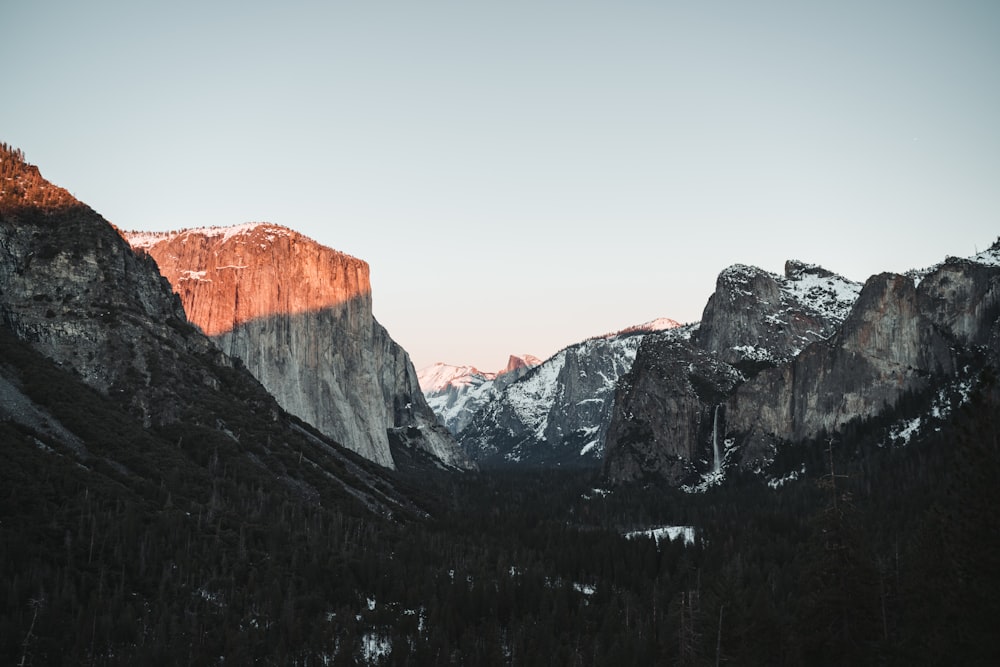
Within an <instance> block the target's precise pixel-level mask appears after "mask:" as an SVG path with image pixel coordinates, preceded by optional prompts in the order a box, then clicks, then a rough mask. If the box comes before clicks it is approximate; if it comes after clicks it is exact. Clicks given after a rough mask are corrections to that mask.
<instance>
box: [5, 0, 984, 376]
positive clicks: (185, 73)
mask: <svg viewBox="0 0 1000 667" xmlns="http://www.w3.org/2000/svg"><path fill="white" fill-rule="evenodd" d="M0 33H2V35H3V37H2V39H0V62H3V63H4V64H5V67H4V85H3V91H4V92H3V94H2V95H0V141H4V142H6V143H8V144H11V145H13V146H15V147H17V148H20V149H22V150H23V151H24V153H25V156H26V158H27V159H28V161H29V162H32V163H34V164H36V165H38V166H39V168H40V169H41V172H42V174H43V175H44V176H45V177H46V178H48V179H49V180H50V181H52V182H54V183H56V184H57V185H60V186H62V187H65V188H66V189H68V190H69V191H70V192H72V193H73V194H74V195H76V196H77V197H78V198H79V199H81V200H83V201H84V202H85V203H87V204H88V205H90V206H91V207H92V208H94V209H95V210H96V211H98V212H99V213H101V214H102V215H103V216H104V217H105V218H106V219H108V220H109V221H110V222H112V223H113V224H115V225H117V226H118V227H119V228H122V229H126V230H169V229H179V228H186V227H200V226H210V225H233V224H240V223H245V222H252V221H267V222H272V223H277V224H282V225H285V226H287V227H291V228H292V229H295V230H297V231H299V232H301V233H303V234H305V235H307V236H309V237H311V238H313V239H315V240H317V241H319V242H320V243H323V244H324V245H327V246H330V247H332V248H336V249H337V250H341V251H343V252H346V253H349V254H351V255H354V256H356V257H359V258H361V259H364V260H366V261H367V262H368V263H369V265H370V267H371V278H372V289H373V304H374V305H373V307H374V311H375V316H376V318H377V319H378V320H379V321H380V322H381V323H382V324H383V325H384V326H385V327H386V328H387V329H388V330H389V332H390V334H391V335H392V336H393V338H394V339H395V340H396V341H397V342H398V343H400V344H401V345H402V346H403V347H404V348H405V349H406V350H407V351H408V352H409V353H410V356H411V359H412V360H413V362H414V364H415V366H416V367H417V368H418V369H419V368H422V367H424V366H427V365H430V364H432V363H434V362H439V361H440V362H446V363H451V364H456V365H461V364H472V365H475V366H477V367H479V368H480V369H482V370H497V369H500V368H502V367H503V366H504V365H505V364H506V361H507V357H508V355H509V354H521V353H529V354H534V355H536V356H539V357H542V358H545V357H548V356H549V355H551V354H553V353H555V352H557V351H558V350H559V349H561V348H563V347H565V346H567V345H570V344H573V343H575V342H578V341H580V340H582V339H584V338H587V337H589V336H593V335H599V334H602V333H606V332H610V331H616V330H619V329H622V328H624V327H627V326H629V325H633V324H638V323H642V322H646V321H649V320H652V319H655V318H657V317H670V318H673V319H675V320H678V321H681V322H692V321H697V320H698V319H700V317H701V312H702V310H703V308H704V306H705V302H706V300H707V299H708V297H709V296H710V295H711V293H712V292H713V290H714V285H715V279H716V277H717V275H718V274H719V272H720V271H721V270H722V269H723V268H725V267H726V266H729V265H731V264H733V263H743V264H752V265H755V266H759V267H761V268H763V269H766V270H769V271H772V272H781V271H782V270H783V267H784V262H785V260H787V259H791V258H794V259H799V260H802V261H806V262H811V263H816V264H821V265H823V266H825V267H826V268H828V269H830V270H833V271H836V272H838V273H840V274H842V275H845V276H847V277H849V278H851V279H854V280H857V281H864V280H865V279H867V278H868V277H869V276H871V275H873V274H876V273H880V272H882V271H905V270H907V269H910V268H922V267H926V266H930V265H932V264H935V263H937V262H939V261H941V260H942V259H944V258H945V257H946V256H948V255H957V256H968V255H972V254H974V253H975V252H976V251H977V250H982V249H984V248H985V247H987V246H989V245H990V244H991V243H993V242H994V241H995V240H996V239H997V237H998V236H1000V2H996V1H995V0H986V1H982V2H973V1H968V0H942V1H939V2H926V1H921V0H900V1H895V0H865V1H862V2H855V1H854V0H837V1H836V2H828V1H825V2H810V1H808V0H803V1H798V2H768V1H767V0H764V1H762V2H753V3H750V2H721V1H712V0H707V1H704V2H690V1H684V2H680V1H676V2H675V1H672V0H659V1H653V0H617V1H615V2H610V1H608V2H600V1H588V0H576V1H573V2H568V1H566V2H557V1H549V0H535V1H533V2H522V1H521V0H505V1H504V2H482V1H475V0H465V1H462V2H457V1H456V2H441V1H438V0H425V1H422V2H412V1H407V2H394V1H389V0H371V1H366V2H356V1H353V2H346V1H343V2H341V1H337V0H326V1H323V2H301V1H297V0H288V1H286V2H281V3H278V2H274V1H273V0H272V1H270V2H266V3H263V2H253V1H243V2H222V1H216V2H212V1H209V2H205V1H201V2H188V1H186V0H175V1H174V2H170V3H165V2H160V3H154V2H145V1H137V0H129V1H122V2H119V1H103V0H93V1H91V2H86V3H83V2H77V1H73V2H49V1H45V0H39V1H37V2H17V3H14V2H5V3H2V4H0Z"/></svg>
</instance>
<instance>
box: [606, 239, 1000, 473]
mask: <svg viewBox="0 0 1000 667" xmlns="http://www.w3.org/2000/svg"><path fill="white" fill-rule="evenodd" d="M996 254H997V249H996V246H994V248H992V249H991V250H990V251H987V252H985V253H982V254H980V255H979V256H977V257H976V258H972V259H969V260H959V259H949V260H948V261H946V262H944V263H943V264H941V265H939V266H937V267H934V268H932V269H928V270H926V271H923V272H916V273H915V274H914V275H911V276H902V275H895V274H881V275H877V276H873V277H871V278H870V279H869V280H868V281H867V282H866V283H865V284H864V286H863V287H862V286H860V285H858V284H857V283H853V282H851V281H847V280H845V279H843V278H841V277H839V276H837V275H835V274H832V273H830V272H829V271H826V270H825V269H821V268H820V267H815V266H811V265H806V264H803V263H801V262H789V263H787V264H786V268H785V275H784V276H776V275H772V274H769V273H767V272H765V271H762V270H760V269H756V268H754V267H745V266H741V265H737V266H733V267H730V268H728V269H726V270H724V271H723V272H722V273H721V274H720V275H719V279H718V281H717V285H716V291H715V293H714V294H713V295H712V297H711V298H710V299H709V301H708V304H707V305H706V307H705V311H704V315H703V318H702V321H701V322H700V324H699V325H698V326H697V327H696V329H694V330H693V331H692V333H691V336H690V337H689V338H688V339H687V340H683V341H678V340H676V339H669V338H666V337H652V336H651V337H648V338H647V339H646V340H645V341H644V344H643V346H642V347H641V348H640V349H639V351H638V353H637V355H636V361H635V364H634V365H633V367H632V370H631V372H630V373H629V374H628V375H626V376H625V377H624V378H622V381H621V383H620V385H619V387H618V390H617V394H616V398H615V410H614V414H613V415H612V418H611V424H610V426H609V429H608V452H607V457H606V460H605V464H604V465H605V472H606V474H607V476H608V478H609V480H610V481H612V482H619V483H620V482H623V481H628V480H636V479H642V478H645V477H649V476H653V477H663V478H666V479H668V480H670V481H671V482H672V483H675V484H680V483H682V482H684V481H691V480H692V479H694V478H695V477H696V476H698V475H700V476H701V478H702V479H703V480H705V479H709V480H711V479H713V478H717V477H718V476H719V475H720V474H721V473H722V469H723V467H724V466H725V465H737V466H739V467H740V468H742V469H746V470H757V471H759V470H761V469H762V468H766V467H767V465H769V464H770V462H771V461H773V460H774V458H775V456H776V453H777V451H778V448H779V446H780V445H781V444H782V443H793V442H803V441H806V440H809V439H815V438H820V437H826V436H829V435H835V434H836V433H838V432H839V431H840V430H842V429H843V428H844V427H845V426H847V425H848V424H850V423H852V422H856V421H858V420H864V419H871V418H873V417H875V416H877V415H879V414H881V413H883V412H885V411H887V410H889V409H891V408H893V407H894V406H896V404H897V403H899V402H900V400H901V399H903V398H904V397H905V396H908V395H912V394H920V393H924V394H926V393H927V392H931V391H938V390H940V391H943V392H954V391H955V390H956V387H957V385H956V384H954V382H960V381H966V382H967V381H969V374H970V373H972V374H974V373H976V372H978V369H980V368H982V367H983V365H984V364H987V363H992V360H995V358H996V350H997V349H998V346H997V336H998V334H997V327H998V324H997V315H998V312H1000V310H998V309H1000V306H998V290H1000V287H998V286H997V280H998V278H997V276H998V272H1000V269H998V268H997V267H996V266H995V261H996V260H995V257H996ZM991 350H992V351H991ZM953 381H954V382H953ZM949 383H951V384H949ZM911 416H912V415H911Z"/></svg>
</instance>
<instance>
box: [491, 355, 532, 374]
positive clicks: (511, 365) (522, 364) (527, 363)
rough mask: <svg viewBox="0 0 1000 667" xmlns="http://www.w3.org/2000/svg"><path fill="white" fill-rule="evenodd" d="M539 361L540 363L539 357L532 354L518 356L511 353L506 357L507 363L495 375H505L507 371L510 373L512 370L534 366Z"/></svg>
mask: <svg viewBox="0 0 1000 667" xmlns="http://www.w3.org/2000/svg"><path fill="white" fill-rule="evenodd" d="M540 363H542V360H541V359H539V358H538V357H535V356H532V355H530V354H526V355H524V356H520V357H519V356H516V355H513V354H512V355H510V357H509V358H508V359H507V365H506V366H505V367H504V369H503V370H502V371H500V372H499V373H497V375H506V374H507V373H512V372H514V371H517V370H521V369H525V370H527V369H529V368H534V367H535V366H537V365H538V364H540Z"/></svg>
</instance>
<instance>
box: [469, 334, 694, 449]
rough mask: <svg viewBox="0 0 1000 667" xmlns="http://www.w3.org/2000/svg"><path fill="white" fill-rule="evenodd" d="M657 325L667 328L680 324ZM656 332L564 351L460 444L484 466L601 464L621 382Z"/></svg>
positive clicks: (475, 422)
mask: <svg viewBox="0 0 1000 667" xmlns="http://www.w3.org/2000/svg"><path fill="white" fill-rule="evenodd" d="M657 322H658V324H659V329H661V330H662V329H670V328H674V327H676V326H677V323H676V322H673V321H672V320H665V319H664V320H658V321H657ZM653 329H654V327H653V326H649V327H648V328H640V327H631V328H630V329H628V330H626V331H629V332H630V333H624V334H618V335H615V334H610V335H605V336H598V337H595V338H591V339H588V340H585V341H583V342H581V343H578V344H576V345H571V346H569V347H567V348H565V349H563V350H561V351H560V352H558V353H556V354H555V355H553V356H552V357H551V358H549V359H547V360H546V361H545V362H544V363H543V364H542V365H540V366H538V367H537V368H535V369H534V370H533V371H531V372H530V373H528V374H527V375H526V376H525V377H524V378H522V379H521V380H518V381H517V382H515V383H513V384H511V385H510V386H509V387H507V388H506V389H505V390H503V391H501V392H499V393H498V394H497V395H496V396H495V397H494V398H493V399H492V400H491V401H489V402H488V403H487V404H486V405H485V407H484V408H483V409H482V410H481V411H480V412H478V413H477V414H476V415H475V417H474V418H473V419H472V421H471V422H470V423H469V425H468V426H467V427H466V428H465V429H463V430H462V431H460V432H459V433H458V436H457V438H458V440H459V442H460V443H461V444H462V446H463V447H464V448H465V450H466V452H468V453H469V455H470V456H471V457H472V458H473V459H475V460H477V461H479V462H480V463H481V464H482V465H486V466H507V465H522V466H555V465H597V464H599V462H600V461H601V459H602V458H603V455H604V437H605V434H606V432H607V426H608V421H609V419H610V414H611V406H612V403H613V401H614V395H615V387H616V384H617V382H618V378H620V377H621V376H622V375H624V374H625V373H627V372H628V371H629V369H630V368H631V367H632V363H633V361H634V360H635V356H636V352H637V350H638V348H639V344H640V342H641V341H642V339H643V337H644V336H645V335H648V332H649V331H650V330H653Z"/></svg>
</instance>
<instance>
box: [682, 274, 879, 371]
mask: <svg viewBox="0 0 1000 667" xmlns="http://www.w3.org/2000/svg"><path fill="white" fill-rule="evenodd" d="M860 289H861V286H860V285H859V284H858V283H855V282H853V281H850V280H848V279H846V278H843V277H841V276H839V275H837V274H835V273H833V272H831V271H827V270H826V269H823V268H822V267H819V266H816V265H811V264H806V263H804V262H800V261H797V260H790V261H788V262H787V263H786V264H785V275H784V276H779V275H776V274H773V273H770V272H768V271H765V270H763V269H760V268H758V267H755V266H747V265H743V264H736V265H733V266H730V267H728V268H726V269H724V270H723V271H722V272H721V273H720V274H719V277H718V279H717V281H716V288H715V293H713V294H712V296H711V297H710V298H709V300H708V303H707V304H706V306H705V310H704V312H703V314H702V320H701V326H700V328H699V330H698V332H697V334H696V338H695V340H696V343H697V344H698V345H699V346H700V347H701V348H702V349H704V350H706V351H708V352H710V353H712V354H714V355H716V356H717V358H719V359H720V360H721V361H724V362H726V363H729V364H734V365H737V366H743V367H744V368H745V369H754V368H756V367H760V366H767V365H773V364H775V363H780V362H782V361H786V360H788V359H790V358H792V357H794V356H795V355H797V354H798V353H799V352H800V351H801V350H802V349H803V348H804V347H805V346H806V345H808V344H809V343H812V342H814V341H817V340H822V339H825V338H828V337H829V336H831V335H833V333H834V332H835V331H836V329H837V327H838V326H839V325H840V323H841V322H843V320H844V318H845V317H846V316H847V314H848V313H849V312H850V308H851V305H852V304H853V303H854V300H855V299H856V298H857V295H858V292H859V291H860Z"/></svg>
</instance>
